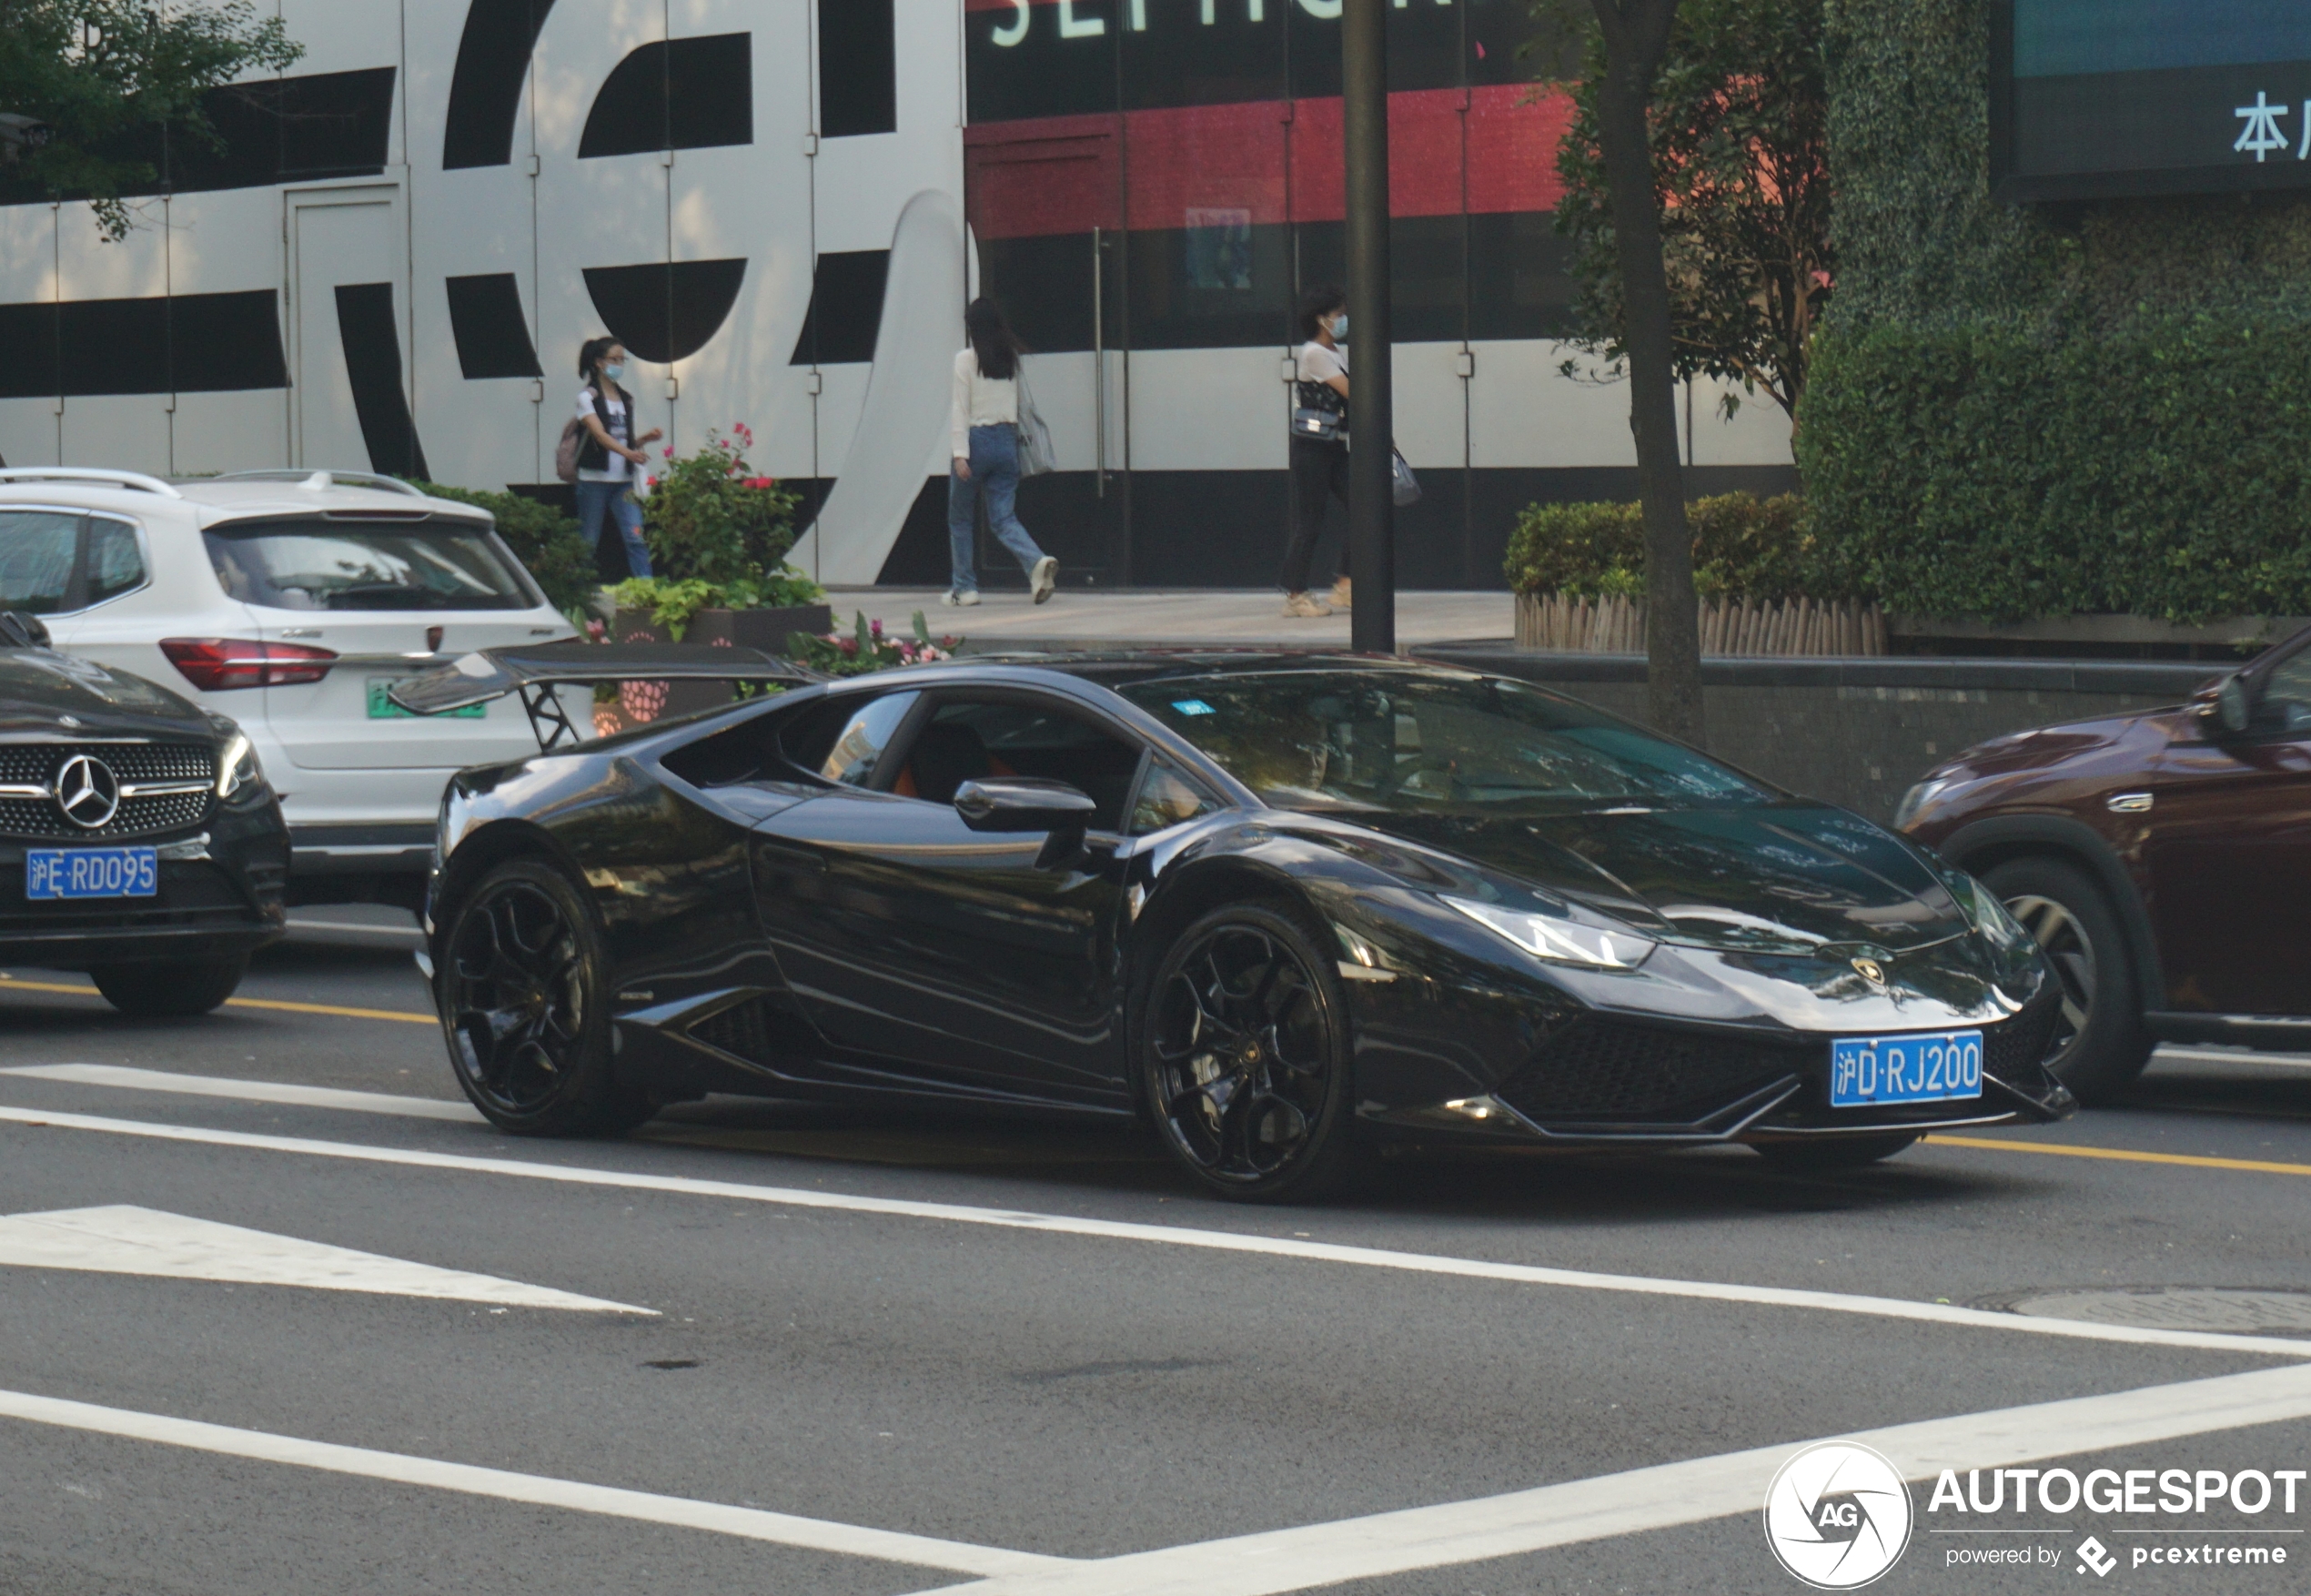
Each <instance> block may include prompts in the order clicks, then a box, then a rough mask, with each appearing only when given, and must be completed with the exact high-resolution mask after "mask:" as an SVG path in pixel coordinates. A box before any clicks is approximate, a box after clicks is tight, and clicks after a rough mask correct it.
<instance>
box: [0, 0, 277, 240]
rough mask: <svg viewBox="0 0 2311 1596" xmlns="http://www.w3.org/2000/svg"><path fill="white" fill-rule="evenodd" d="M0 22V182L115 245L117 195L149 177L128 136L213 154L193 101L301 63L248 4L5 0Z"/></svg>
mask: <svg viewBox="0 0 2311 1596" xmlns="http://www.w3.org/2000/svg"><path fill="white" fill-rule="evenodd" d="M0 23H5V25H0V169H4V171H0V175H5V177H7V178H9V179H13V180H14V181H15V183H17V184H19V185H24V186H29V187H35V188H38V189H43V190H45V191H46V192H47V193H49V194H51V195H53V196H56V197H71V198H85V199H86V200H87V201H88V202H89V203H90V204H91V206H93V207H95V210H96V226H97V228H98V230H99V231H100V232H102V233H103V235H104V236H105V237H106V239H108V240H115V241H116V240H118V239H120V238H123V237H126V236H127V234H128V230H129V228H130V227H131V226H132V225H133V223H132V221H131V219H130V217H129V214H128V207H127V206H126V204H125V203H124V202H123V198H122V197H123V196H124V195H128V194H133V193H135V192H136V191H137V190H138V189H142V188H148V187H151V186H153V185H154V184H156V183H157V182H158V181H159V180H160V171H159V169H158V168H157V167H156V166H155V165H154V164H153V162H152V161H151V160H149V159H147V158H145V157H144V156H142V155H141V154H139V153H137V151H138V145H139V138H140V136H147V135H151V134H153V133H155V132H157V131H161V130H165V131H166V134H167V136H169V137H175V138H190V139H193V140H196V141H197V142H200V143H203V144H206V145H207V146H210V147H212V148H220V147H222V146H223V143H224V141H223V140H222V139H221V138H220V137H219V136H217V129H216V127H215V126H212V125H211V124H210V122H209V119H208V116H207V111H206V110H205V109H204V107H203V97H204V96H206V95H207V94H208V93H209V92H210V91H211V90H213V89H217V88H220V87H222V86H225V85H227V84H229V83H231V82H233V81H234V80H235V79H237V78H240V77H245V76H248V75H250V74H251V73H257V72H279V71H282V70H284V69H286V68H287V67H288V66H291V65H292V64H294V63H295V62H296V61H298V59H299V58H300V57H302V56H304V54H305V46H304V45H299V44H298V43H296V42H295V41H294V40H292V39H290V38H289V36H288V31H287V29H286V28H285V27H284V26H283V25H282V23H281V19H280V18H279V17H278V16H269V17H265V18H262V19H260V18H258V16H257V12H256V8H255V7H254V6H253V5H250V4H249V0H224V3H223V4H220V5H201V4H198V3H197V0H193V3H188V4H182V5H171V6H167V7H166V8H164V7H163V6H162V5H157V4H154V3H153V0H5V4H0Z"/></svg>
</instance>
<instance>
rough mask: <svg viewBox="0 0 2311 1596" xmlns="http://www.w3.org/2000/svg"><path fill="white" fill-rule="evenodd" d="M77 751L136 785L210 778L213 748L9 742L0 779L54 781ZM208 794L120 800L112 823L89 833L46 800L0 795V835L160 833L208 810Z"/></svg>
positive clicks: (106, 837) (2, 747)
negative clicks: (3, 796)
mask: <svg viewBox="0 0 2311 1596" xmlns="http://www.w3.org/2000/svg"><path fill="white" fill-rule="evenodd" d="M76 753H86V754H88V755H90V756H92V757H93V758H96V759H100V760H102V761H104V762H105V763H106V764H107V765H109V766H110V767H111V768H112V773H113V774H114V775H116V776H117V777H119V778H120V780H121V782H122V783H124V784H130V785H133V784H135V783H140V782H201V783H207V782H210V781H212V780H214V779H215V778H216V775H217V764H216V761H217V756H216V753H214V752H213V751H212V750H211V749H210V748H209V747H208V745H207V744H206V743H202V742H13V743H0V783H10V784H23V783H35V782H36V783H42V784H43V785H48V786H53V785H54V784H55V783H56V773H57V771H58V770H59V769H61V768H62V767H63V765H64V763H65V761H66V760H67V759H70V758H71V757H72V756H73V755H74V754H76ZM208 803H209V793H208V791H207V787H206V786H204V787H203V789H202V791H200V792H197V793H155V794H152V795H150V796H146V797H141V798H124V799H122V800H121V803H120V810H119V813H116V814H115V815H114V816H113V818H112V820H111V822H110V823H108V824H106V825H104V826H101V827H99V828H97V829H96V830H94V831H91V830H88V829H87V828H86V827H83V826H77V825H75V824H73V823H72V822H70V821H68V820H66V818H65V817H64V813H63V812H62V811H61V810H59V809H58V808H57V807H56V804H55V803H53V802H51V801H50V800H48V799H45V798H0V835H7V836H12V837H69V838H72V839H74V840H75V841H79V842H89V843H105V842H111V841H115V840H116V839H119V838H122V837H136V836H145V835H148V834H151V833H158V832H173V831H184V830H186V829H187V828H189V827H192V826H196V825H198V824H199V823H201V822H202V821H203V820H204V819H206V818H207V814H208Z"/></svg>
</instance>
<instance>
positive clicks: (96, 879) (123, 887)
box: [24, 848, 160, 898]
mask: <svg viewBox="0 0 2311 1596" xmlns="http://www.w3.org/2000/svg"><path fill="white" fill-rule="evenodd" d="M159 891H160V854H159V853H158V851H157V850H156V849H152V848H27V849H25V855H24V895H25V897H27V898H149V897H152V896H154V895H155V894H157V893H158V892H159Z"/></svg>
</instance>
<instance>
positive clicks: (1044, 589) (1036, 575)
mask: <svg viewBox="0 0 2311 1596" xmlns="http://www.w3.org/2000/svg"><path fill="white" fill-rule="evenodd" d="M1058 585H1059V561H1056V560H1055V559H1053V558H1052V557H1051V556H1050V555H1048V554H1046V555H1044V557H1043V558H1042V559H1041V560H1038V561H1035V569H1034V570H1033V571H1029V572H1028V573H1027V586H1028V587H1029V588H1031V589H1032V590H1034V595H1035V602H1036V603H1038V604H1040V603H1042V602H1043V601H1044V600H1045V599H1048V598H1050V597H1051V590H1052V589H1054V588H1055V587H1057V586H1058Z"/></svg>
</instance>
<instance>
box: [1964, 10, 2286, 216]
mask: <svg viewBox="0 0 2311 1596" xmlns="http://www.w3.org/2000/svg"><path fill="white" fill-rule="evenodd" d="M1993 53H1994V54H1993V63H1992V79H1993V103H1992V134H1993V160H1994V162H1995V167H1996V169H1995V172H1994V177H1995V178H1996V183H1997V192H1998V195H1999V197H2001V198H2004V199H2016V200H2028V199H2067V198H2092V197H2098V196H2104V195H2127V194H2191V193H2205V192H2212V191H2222V190H2237V189H2246V188H2292V187H2311V0H2010V3H2009V4H2007V5H2003V6H2001V7H2000V13H1999V15H1997V18H1996V32H1995V36H1994V40H1993Z"/></svg>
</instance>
